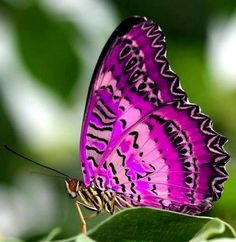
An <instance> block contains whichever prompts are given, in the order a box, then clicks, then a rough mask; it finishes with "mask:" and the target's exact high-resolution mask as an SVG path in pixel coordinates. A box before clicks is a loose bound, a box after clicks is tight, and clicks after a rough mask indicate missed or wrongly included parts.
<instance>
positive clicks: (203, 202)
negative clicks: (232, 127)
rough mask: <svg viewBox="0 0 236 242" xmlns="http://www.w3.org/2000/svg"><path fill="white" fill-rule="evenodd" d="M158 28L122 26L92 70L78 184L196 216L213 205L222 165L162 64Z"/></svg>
mask: <svg viewBox="0 0 236 242" xmlns="http://www.w3.org/2000/svg"><path fill="white" fill-rule="evenodd" d="M165 55H166V45H165V41H164V35H163V33H162V31H161V30H160V28H159V26H158V25H156V24H154V23H153V22H152V21H150V20H147V19H145V18H142V17H132V18H129V19H127V20H125V21H123V22H122V23H121V24H120V25H119V26H118V28H117V29H116V30H115V31H114V32H113V34H112V35H111V37H110V39H109V40H108V42H107V44H106V45H105V47H104V49H103V51H102V54H101V56H100V58H99V60H98V63H97V65H96V68H95V71H94V74H93V77H92V81H91V85H90V89H89V95H88V99H87V105H86V110H85V115H84V120H83V127H82V133H81V142H80V154H81V162H82V172H83V176H84V183H85V185H86V186H89V185H90V184H91V182H94V183H95V184H96V185H97V186H98V187H99V188H100V189H102V190H105V189H111V190H113V191H115V192H116V193H118V194H119V195H120V196H122V197H123V198H124V199H125V200H127V201H128V202H130V203H131V204H133V205H135V206H139V205H140V206H141V205H143V206H151V207H159V208H164V209H169V210H174V211H182V212H186V213H191V214H197V213H200V212H203V211H205V210H207V209H208V208H209V207H210V206H211V202H212V201H213V200H216V199H218V198H219V197H220V195H221V193H222V190H223V182H224V181H225V180H226V179H227V173H226V171H225V168H224V165H225V163H226V162H227V160H228V159H229V156H228V154H227V153H226V152H225V151H224V149H223V148H222V147H223V145H224V143H225V142H226V139H225V138H223V137H222V136H220V135H218V134H217V133H216V132H215V131H214V130H213V129H212V125H211V121H210V119H209V118H208V117H206V116H204V115H203V114H202V113H200V111H199V107H198V106H196V105H192V104H189V103H188V100H187V96H186V94H185V92H184V91H183V90H182V89H181V87H180V84H179V80H178V77H177V76H176V74H175V73H174V72H172V71H171V70H170V67H169V64H168V61H167V59H166V57H165Z"/></svg>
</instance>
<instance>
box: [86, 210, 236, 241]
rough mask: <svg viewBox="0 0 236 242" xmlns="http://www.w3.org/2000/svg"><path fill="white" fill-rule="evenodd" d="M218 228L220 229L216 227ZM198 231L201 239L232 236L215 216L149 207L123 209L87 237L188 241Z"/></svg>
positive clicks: (114, 239) (121, 239)
mask: <svg viewBox="0 0 236 242" xmlns="http://www.w3.org/2000/svg"><path fill="white" fill-rule="evenodd" d="M219 227H220V228H221V229H220V230H218V229H216V228H219ZM201 233H204V234H203V235H202V234H201ZM199 234H201V236H202V237H204V239H208V238H234V236H235V235H234V231H233V230H232V228H231V227H230V226H228V225H227V224H225V223H224V222H223V221H221V220H220V219H217V218H210V217H198V216H187V215H182V214H179V213H173V212H169V211H161V210H157V209H150V208H134V209H126V210H124V211H122V212H120V213H118V214H116V215H115V216H112V217H110V218H109V219H107V220H106V221H105V222H104V223H102V224H100V225H98V226H97V227H96V228H95V229H94V230H92V231H91V232H89V233H88V236H89V237H91V238H92V239H94V240H96V241H111V242H112V241H119V242H120V241H158V242H166V241H175V242H185V241H186V242H187V241H189V240H191V239H192V238H194V236H196V235H199ZM195 238H196V237H195ZM196 241H198V240H196Z"/></svg>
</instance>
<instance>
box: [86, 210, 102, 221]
mask: <svg viewBox="0 0 236 242" xmlns="http://www.w3.org/2000/svg"><path fill="white" fill-rule="evenodd" d="M98 214H99V212H95V213H91V214H89V215H87V216H84V220H85V221H88V220H89V219H91V218H95V217H96V216H97V215H98Z"/></svg>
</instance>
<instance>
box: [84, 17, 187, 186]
mask: <svg viewBox="0 0 236 242" xmlns="http://www.w3.org/2000/svg"><path fill="white" fill-rule="evenodd" d="M165 50H166V46H165V41H164V35H163V33H162V31H161V30H160V28H159V26H158V25H156V24H154V23H153V22H152V21H149V20H147V19H145V18H142V17H131V18H129V19H127V20H125V21H123V22H122V23H121V24H120V25H119V26H118V28H117V29H116V30H115V31H114V32H113V34H112V35H111V37H110V39H109V40H108V42H107V44H106V45H105V47H104V49H103V51H102V54H101V56H100V58H99V60H98V63H97V65H96V68H95V71H94V74H93V77H92V81H91V85H90V88H89V95H88V99H87V105H86V110H85V114H84V120H83V126H82V133H81V142H80V154H81V162H82V171H83V175H84V182H85V184H86V185H89V184H90V182H91V180H93V179H94V176H95V173H96V172H95V171H96V170H97V168H98V166H99V164H101V163H102V162H103V161H104V159H105V157H106V156H107V155H108V154H109V153H110V151H111V150H112V149H113V148H114V147H115V145H116V143H117V141H118V140H119V139H120V138H121V137H122V136H123V135H124V133H125V132H126V130H127V129H128V128H130V127H131V126H132V125H134V124H135V123H136V122H138V120H140V119H142V117H143V116H145V115H146V114H147V113H148V112H150V111H151V110H153V109H155V108H156V107H158V106H159V105H161V104H163V103H166V102H169V101H173V100H178V99H184V100H186V95H185V93H184V91H183V90H182V89H181V87H180V85H179V80H178V77H177V76H176V75H175V74H174V73H173V72H172V71H171V70H170V68H169V64H168V61H167V59H166V57H165Z"/></svg>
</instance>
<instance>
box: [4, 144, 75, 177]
mask: <svg viewBox="0 0 236 242" xmlns="http://www.w3.org/2000/svg"><path fill="white" fill-rule="evenodd" d="M4 148H5V149H7V150H8V151H10V152H11V153H13V154H15V155H17V156H19V157H20V158H22V159H24V160H27V161H30V162H32V163H34V164H36V165H38V166H41V167H43V168H46V169H48V170H51V171H54V172H56V173H58V174H61V175H62V176H64V177H66V178H69V179H71V178H70V177H69V176H68V175H66V174H64V173H63V172H60V171H58V170H56V169H54V168H51V167H48V166H46V165H43V164H41V163H39V162H37V161H34V160H32V159H30V158H28V157H26V156H24V155H21V154H20V153H18V152H16V151H15V150H13V149H11V148H10V147H9V146H7V145H4Z"/></svg>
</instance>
